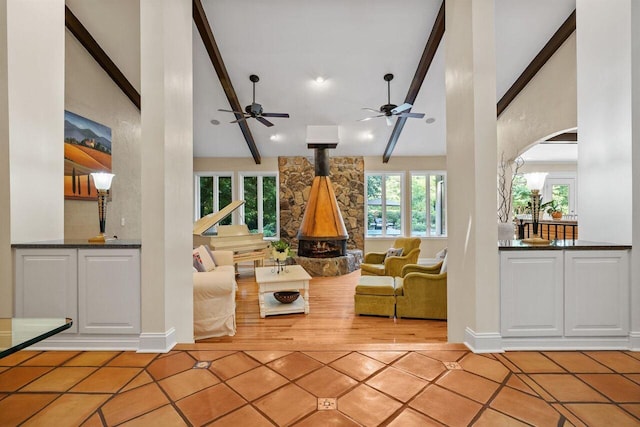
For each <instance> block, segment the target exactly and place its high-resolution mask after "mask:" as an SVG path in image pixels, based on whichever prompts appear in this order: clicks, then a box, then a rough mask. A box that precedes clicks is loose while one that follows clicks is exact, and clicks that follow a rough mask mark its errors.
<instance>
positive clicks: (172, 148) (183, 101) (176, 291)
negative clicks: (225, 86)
mask: <svg viewBox="0 0 640 427" xmlns="http://www.w3.org/2000/svg"><path fill="white" fill-rule="evenodd" d="M140 21H141V22H140V37H141V50H140V55H141V61H140V62H141V89H142V90H141V97H142V111H141V124H142V130H141V139H142V164H141V169H142V171H141V175H142V262H141V264H142V330H143V333H142V334H141V344H140V349H141V351H157V350H162V349H165V350H168V349H169V348H171V347H172V346H173V345H174V344H175V342H193V283H192V272H191V271H192V258H191V249H192V236H191V233H192V228H193V220H192V210H193V208H192V204H193V199H192V192H193V184H192V181H193V178H192V176H193V119H192V116H193V107H192V92H193V91H192V49H191V45H192V25H193V24H192V15H191V1H190V0H141V1H140Z"/></svg>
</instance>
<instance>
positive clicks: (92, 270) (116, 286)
mask: <svg viewBox="0 0 640 427" xmlns="http://www.w3.org/2000/svg"><path fill="white" fill-rule="evenodd" d="M14 301H15V315H16V316H17V317H70V318H71V319H73V326H72V329H69V330H68V331H66V332H67V335H69V334H70V333H76V334H78V333H79V334H81V335H82V334H87V335H88V334H92V335H93V334H97V335H106V334H111V335H121V334H124V335H129V334H139V333H140V250H139V249H123V248H109V249H100V248H96V249H73V248H29V249H16V250H15V299H14Z"/></svg>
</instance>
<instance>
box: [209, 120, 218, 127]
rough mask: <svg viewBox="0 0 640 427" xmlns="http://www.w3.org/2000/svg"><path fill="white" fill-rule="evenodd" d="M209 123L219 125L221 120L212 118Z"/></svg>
mask: <svg viewBox="0 0 640 427" xmlns="http://www.w3.org/2000/svg"><path fill="white" fill-rule="evenodd" d="M209 123H211V124H212V125H214V126H218V125H219V124H220V120H216V119H211V120H209Z"/></svg>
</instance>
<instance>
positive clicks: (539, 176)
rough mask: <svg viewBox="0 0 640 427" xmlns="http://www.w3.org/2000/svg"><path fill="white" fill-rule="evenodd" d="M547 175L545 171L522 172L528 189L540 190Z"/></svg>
mask: <svg viewBox="0 0 640 427" xmlns="http://www.w3.org/2000/svg"><path fill="white" fill-rule="evenodd" d="M546 177H547V173H546V172H534V173H526V174H524V179H526V180H527V188H528V189H529V191H533V190H538V191H539V190H542V187H543V186H544V180H545V178H546Z"/></svg>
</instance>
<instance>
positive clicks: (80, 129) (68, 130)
mask: <svg viewBox="0 0 640 427" xmlns="http://www.w3.org/2000/svg"><path fill="white" fill-rule="evenodd" d="M91 172H111V128H109V127H107V126H105V125H102V124H100V123H96V122H94V121H93V120H89V119H87V118H86V117H82V116H79V115H77V114H75V113H72V112H71V111H66V110H65V112H64V198H65V199H73V200H96V199H97V198H98V192H97V191H96V188H95V186H94V185H93V181H92V179H91V175H90V173H91Z"/></svg>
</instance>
